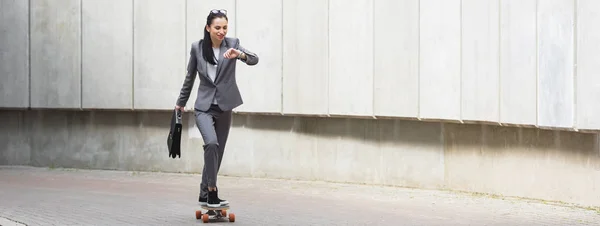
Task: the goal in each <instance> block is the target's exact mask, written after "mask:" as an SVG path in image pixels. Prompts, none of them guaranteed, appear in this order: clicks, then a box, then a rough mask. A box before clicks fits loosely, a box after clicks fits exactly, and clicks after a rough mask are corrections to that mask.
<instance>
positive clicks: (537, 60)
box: [535, 0, 540, 127]
mask: <svg viewBox="0 0 600 226" xmlns="http://www.w3.org/2000/svg"><path fill="white" fill-rule="evenodd" d="M538 17H539V0H536V1H535V126H536V127H539V125H540V119H539V111H540V110H539V108H540V106H539V102H540V101H539V90H540V85H539V80H540V67H539V64H540V54H539V51H540V44H539V31H538V27H539V25H538V21H539V19H538Z"/></svg>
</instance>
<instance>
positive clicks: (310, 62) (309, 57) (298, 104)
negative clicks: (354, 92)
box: [282, 0, 329, 115]
mask: <svg viewBox="0 0 600 226" xmlns="http://www.w3.org/2000/svg"><path fill="white" fill-rule="evenodd" d="M282 3H283V27H284V28H285V29H283V113H289V114H318V115H325V114H327V109H328V107H329V105H328V101H329V97H328V96H329V92H328V87H329V86H328V84H329V83H328V71H329V69H328V68H329V67H328V62H329V60H328V55H329V54H328V50H329V48H328V47H329V46H328V37H329V36H328V33H329V32H328V29H329V25H328V24H327V23H324V21H327V19H328V15H329V14H328V13H329V12H328V10H327V9H328V1H322V0H289V1H282ZM306 15H311V16H309V17H307V16H306Z"/></svg>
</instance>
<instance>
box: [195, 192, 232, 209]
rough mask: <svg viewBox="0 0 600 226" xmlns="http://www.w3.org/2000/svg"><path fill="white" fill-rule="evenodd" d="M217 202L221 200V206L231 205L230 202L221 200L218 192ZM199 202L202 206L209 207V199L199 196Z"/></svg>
mask: <svg viewBox="0 0 600 226" xmlns="http://www.w3.org/2000/svg"><path fill="white" fill-rule="evenodd" d="M217 200H219V203H220V204H221V206H226V205H229V202H228V201H227V200H224V199H219V195H218V192H217ZM198 202H199V203H200V205H201V206H207V205H208V198H202V197H201V196H198Z"/></svg>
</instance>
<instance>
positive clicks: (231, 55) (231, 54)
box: [223, 48, 241, 59]
mask: <svg viewBox="0 0 600 226" xmlns="http://www.w3.org/2000/svg"><path fill="white" fill-rule="evenodd" d="M240 54H241V52H240V51H239V50H237V49H234V48H230V49H228V50H227V51H225V53H223V57H225V58H227V59H234V58H237V57H238V56H239V55H240Z"/></svg>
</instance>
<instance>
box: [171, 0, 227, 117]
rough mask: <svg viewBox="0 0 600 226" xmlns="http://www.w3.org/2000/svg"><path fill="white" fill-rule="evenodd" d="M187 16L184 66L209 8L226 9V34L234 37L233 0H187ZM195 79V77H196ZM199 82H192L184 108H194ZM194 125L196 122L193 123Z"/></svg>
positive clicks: (201, 36)
mask: <svg viewBox="0 0 600 226" xmlns="http://www.w3.org/2000/svg"><path fill="white" fill-rule="evenodd" d="M186 7H187V8H186V11H187V18H186V26H187V28H186V41H185V43H186V44H187V46H186V48H187V49H186V52H185V59H186V60H185V63H184V67H185V68H187V63H188V62H187V60H188V59H189V58H190V47H191V46H192V43H193V42H195V41H198V40H200V39H203V38H204V27H205V26H206V17H207V16H208V13H209V12H210V10H213V9H225V10H227V19H228V23H227V26H228V29H227V36H228V37H235V34H236V33H235V19H236V16H235V0H203V1H198V0H187V6H186ZM180 78H181V80H180V81H181V83H182V84H183V80H184V79H185V73H184V74H182V75H181V76H180ZM196 79H197V78H196ZM199 85H200V83H199V82H198V80H196V82H195V83H194V87H193V88H192V92H191V93H190V99H189V100H188V104H187V105H186V106H185V109H186V110H193V109H194V104H193V103H194V101H196V97H197V95H198V86H199ZM193 126H196V123H193Z"/></svg>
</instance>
